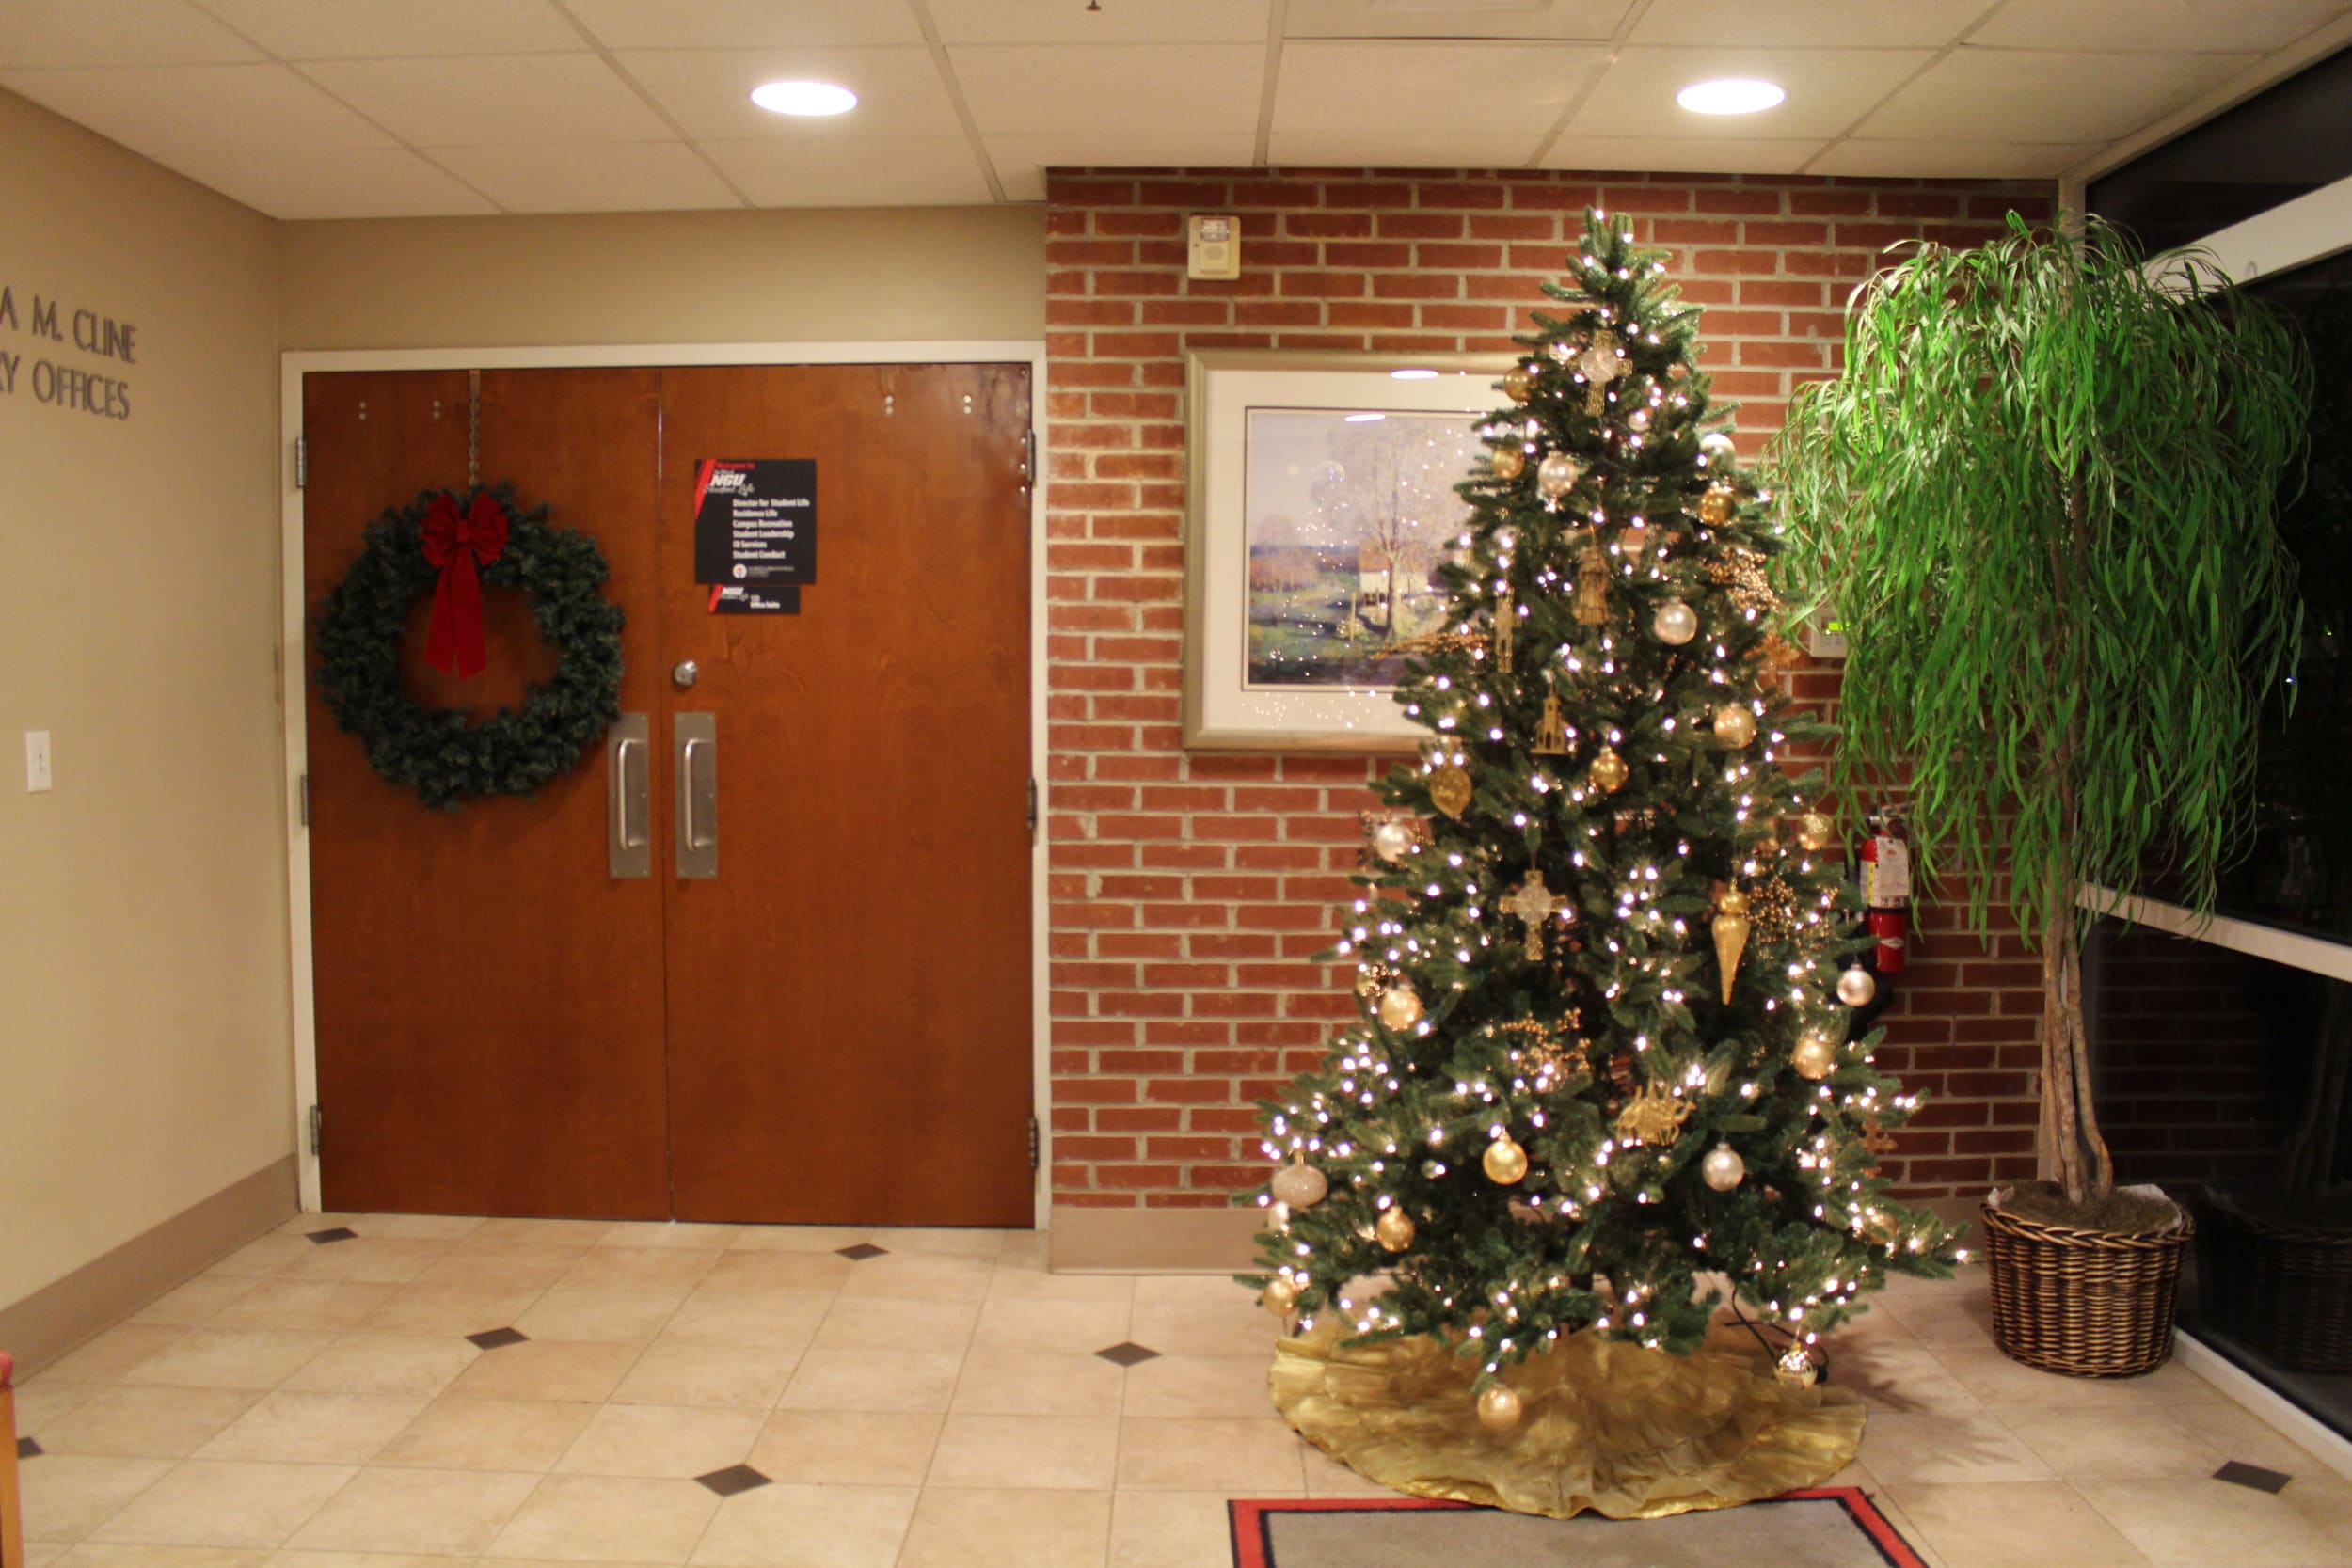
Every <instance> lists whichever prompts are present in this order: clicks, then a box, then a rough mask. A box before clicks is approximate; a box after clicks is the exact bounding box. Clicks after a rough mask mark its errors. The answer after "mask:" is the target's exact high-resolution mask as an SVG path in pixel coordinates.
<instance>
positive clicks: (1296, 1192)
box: [1270, 1164, 1331, 1209]
mask: <svg viewBox="0 0 2352 1568" xmlns="http://www.w3.org/2000/svg"><path fill="white" fill-rule="evenodd" d="M1270 1184H1271V1185H1272V1187H1273V1188H1274V1196H1275V1200H1276V1201H1277V1202H1279V1203H1287V1204H1289V1205H1290V1206H1291V1207H1292V1208H1294V1209H1311V1208H1313V1207H1314V1206H1315V1205H1316V1204H1318V1203H1321V1202H1322V1201H1323V1195H1324V1194H1326V1193H1327V1192H1329V1191H1330V1190H1331V1183H1330V1182H1329V1181H1328V1180H1327V1179H1326V1178H1325V1177H1324V1174H1323V1173H1322V1172H1321V1171H1319V1170H1317V1169H1315V1167H1314V1166H1312V1165H1310V1164H1295V1165H1284V1166H1283V1167H1282V1168H1281V1169H1280V1170H1278V1171H1276V1172H1275V1173H1274V1180H1273V1181H1272V1183H1270Z"/></svg>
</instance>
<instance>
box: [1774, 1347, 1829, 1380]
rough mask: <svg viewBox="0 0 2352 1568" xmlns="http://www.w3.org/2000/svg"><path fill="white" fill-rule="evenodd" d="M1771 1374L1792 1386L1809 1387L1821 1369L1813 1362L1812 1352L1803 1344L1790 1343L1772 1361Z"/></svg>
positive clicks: (1818, 1375)
mask: <svg viewBox="0 0 2352 1568" xmlns="http://www.w3.org/2000/svg"><path fill="white" fill-rule="evenodd" d="M1772 1375H1773V1376H1774V1377H1777V1378H1778V1379H1780V1381H1781V1382H1783V1383H1786V1384H1788V1386H1790V1387H1792V1388H1810V1387H1812V1386H1813V1381H1814V1379H1816V1378H1818V1377H1820V1375H1821V1369H1820V1367H1819V1366H1818V1365H1816V1364H1815V1362H1814V1360H1813V1354H1812V1352H1810V1351H1808V1350H1806V1349H1805V1348H1804V1346H1803V1345H1790V1346H1789V1347H1788V1349H1787V1350H1786V1351H1784V1352H1782V1353H1781V1357H1780V1359H1779V1360H1777V1361H1775V1362H1773V1363H1772Z"/></svg>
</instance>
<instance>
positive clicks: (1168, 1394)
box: [1121, 1355, 1274, 1416]
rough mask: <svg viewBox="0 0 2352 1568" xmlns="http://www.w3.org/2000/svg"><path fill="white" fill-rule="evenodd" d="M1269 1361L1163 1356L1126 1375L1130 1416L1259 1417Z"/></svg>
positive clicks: (1267, 1398) (1266, 1396) (1267, 1408)
mask: <svg viewBox="0 0 2352 1568" xmlns="http://www.w3.org/2000/svg"><path fill="white" fill-rule="evenodd" d="M1273 1363H1274V1358H1273V1357H1272V1356H1271V1355H1163V1356H1161V1357H1159V1358H1158V1359H1157V1360H1154V1361H1145V1362H1141V1363H1139V1364H1137V1365H1136V1366H1134V1367H1131V1368H1129V1369H1128V1370H1127V1402H1126V1404H1125V1405H1124V1406H1122V1407H1121V1408H1122V1409H1123V1410H1124V1412H1125V1413H1126V1414H1127V1415H1130V1416H1263V1415H1266V1414H1268V1413H1269V1412H1271V1411H1272V1410H1273V1408H1274V1396H1273V1395H1272V1394H1271V1393H1270V1392H1269V1391H1268V1389H1267V1386H1266V1373H1267V1372H1268V1370H1270V1369H1271V1368H1272V1366H1273Z"/></svg>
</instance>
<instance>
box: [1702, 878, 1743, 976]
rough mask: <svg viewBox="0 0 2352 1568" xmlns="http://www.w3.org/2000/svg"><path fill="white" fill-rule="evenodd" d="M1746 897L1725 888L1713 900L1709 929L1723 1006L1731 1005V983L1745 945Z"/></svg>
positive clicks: (1736, 972)
mask: <svg viewBox="0 0 2352 1568" xmlns="http://www.w3.org/2000/svg"><path fill="white" fill-rule="evenodd" d="M1748 928H1749V927H1748V895H1746V894H1744V893H1741V892H1740V890H1739V889H1738V888H1736V887H1735V888H1727V889H1725V890H1724V895H1723V896H1722V897H1720V898H1718V899H1716V900H1715V919H1714V921H1713V923H1712V926H1711V929H1712V930H1713V932H1714V936H1715V967H1716V968H1717V969H1718V970H1719V971H1721V972H1722V974H1723V982H1724V1005H1725V1006H1729V1005H1730V1002H1731V986H1732V981H1733V980H1734V979H1736V978H1737V977H1738V975H1739V974H1740V954H1741V953H1743V952H1745V951H1746V950H1747V945H1748Z"/></svg>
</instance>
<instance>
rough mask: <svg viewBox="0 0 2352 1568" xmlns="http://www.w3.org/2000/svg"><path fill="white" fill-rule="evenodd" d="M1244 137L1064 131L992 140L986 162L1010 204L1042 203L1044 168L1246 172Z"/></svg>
mask: <svg viewBox="0 0 2352 1568" xmlns="http://www.w3.org/2000/svg"><path fill="white" fill-rule="evenodd" d="M1257 139H1258V138H1257V136H1256V135H1254V134H1253V133H1251V132H1247V131H1238V132H1230V133H1227V134H1226V135H1196V134H1195V133H1193V132H1190V131H1185V130H1182V129H1178V130H1173V131H1127V132H1114V133H1111V134H1109V135H1095V134H1093V133H1081V132H1072V131H1064V132H1059V133H1057V134H1054V135H1041V136H991V137H989V138H988V157H989V162H991V163H993V164H994V165H995V166H996V180H997V182H998V183H999V184H1001V185H1003V186H1004V187H1005V196H1006V198H1008V199H1009V200H1013V201H1042V200H1044V199H1045V178H1044V174H1043V171H1044V170H1046V169H1049V168H1246V167H1248V165H1249V162H1250V159H1251V157H1252V155H1253V154H1254V153H1255V151H1256V150H1257Z"/></svg>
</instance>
